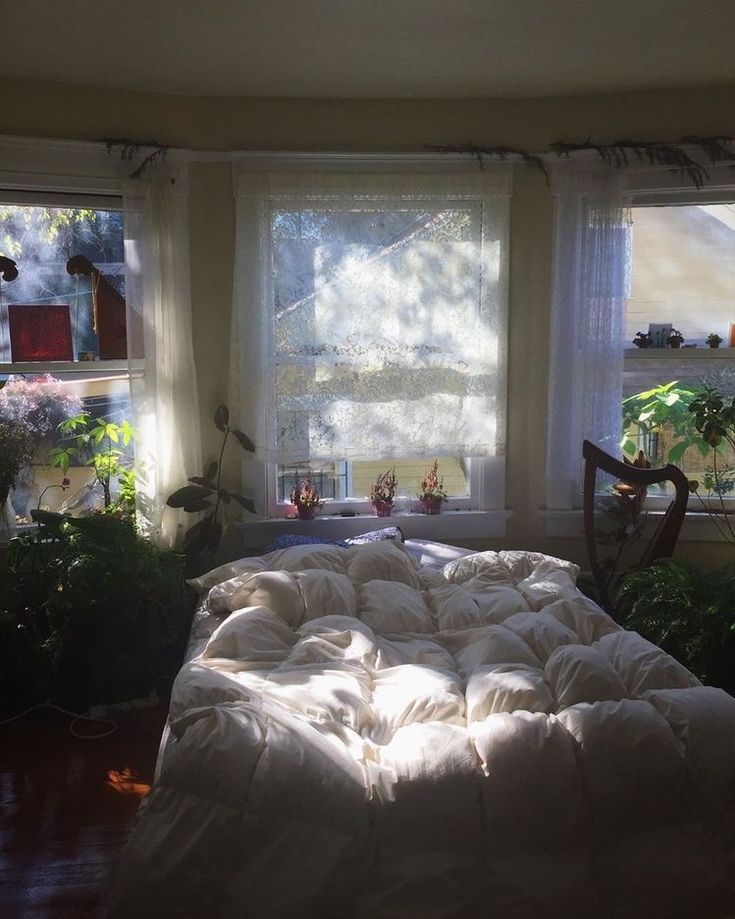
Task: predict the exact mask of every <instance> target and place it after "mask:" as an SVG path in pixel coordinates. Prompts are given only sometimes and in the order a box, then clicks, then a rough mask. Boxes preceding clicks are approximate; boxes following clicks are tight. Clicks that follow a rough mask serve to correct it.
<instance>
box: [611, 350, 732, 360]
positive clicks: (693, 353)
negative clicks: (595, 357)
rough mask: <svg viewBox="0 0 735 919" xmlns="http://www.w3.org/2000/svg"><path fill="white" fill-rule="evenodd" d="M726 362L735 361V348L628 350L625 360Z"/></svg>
mask: <svg viewBox="0 0 735 919" xmlns="http://www.w3.org/2000/svg"><path fill="white" fill-rule="evenodd" d="M631 359H636V360H637V359H640V360H644V361H651V360H664V361H678V360H685V361H687V360H696V359H699V360H702V359H704V360H718V359H719V360H725V361H735V348H703V347H697V348H626V349H625V360H626V361H629V360H631Z"/></svg>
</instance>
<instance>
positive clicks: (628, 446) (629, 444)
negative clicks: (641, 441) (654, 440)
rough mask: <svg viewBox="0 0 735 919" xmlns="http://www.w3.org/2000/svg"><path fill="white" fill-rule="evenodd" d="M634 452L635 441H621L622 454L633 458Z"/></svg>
mask: <svg viewBox="0 0 735 919" xmlns="http://www.w3.org/2000/svg"><path fill="white" fill-rule="evenodd" d="M635 452H636V445H635V441H633V440H624V441H623V453H627V454H628V456H633V455H634V454H635Z"/></svg>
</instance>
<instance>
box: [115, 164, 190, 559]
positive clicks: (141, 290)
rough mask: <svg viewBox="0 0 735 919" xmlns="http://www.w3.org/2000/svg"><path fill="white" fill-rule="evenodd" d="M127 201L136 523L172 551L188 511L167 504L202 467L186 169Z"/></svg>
mask: <svg viewBox="0 0 735 919" xmlns="http://www.w3.org/2000/svg"><path fill="white" fill-rule="evenodd" d="M123 199H124V205H125V283H126V300H127V304H128V328H129V330H130V332H129V347H128V354H129V360H130V371H131V393H132V401H133V412H134V417H135V424H136V427H137V428H138V430H139V435H138V438H137V441H136V460H137V464H138V467H139V470H140V471H139V478H138V504H139V513H138V516H139V519H140V520H141V522H142V523H143V526H144V527H145V528H146V529H147V530H148V532H149V535H151V536H152V537H153V538H154V539H156V541H157V542H159V543H160V544H161V545H165V546H174V545H175V544H176V542H177V537H178V530H179V527H180V524H181V522H182V521H181V515H182V512H181V511H175V510H173V509H171V508H168V507H166V503H165V502H166V498H167V497H168V495H169V494H170V493H171V492H172V491H173V490H174V489H175V488H177V487H178V486H179V485H181V484H183V483H184V481H185V479H186V477H187V476H189V475H196V474H200V473H201V466H202V457H201V442H200V432H199V407H198V406H199V403H198V396H197V382H196V371H195V367H194V354H193V343H192V321H191V299H190V287H189V236H188V211H187V208H188V188H187V175H186V171H185V168H179V169H176V168H169V167H167V166H164V167H158V168H156V169H155V170H153V169H152V170H150V172H149V173H147V174H146V175H145V176H144V177H143V178H141V179H140V180H138V181H131V182H128V183H126V185H125V186H124V189H123Z"/></svg>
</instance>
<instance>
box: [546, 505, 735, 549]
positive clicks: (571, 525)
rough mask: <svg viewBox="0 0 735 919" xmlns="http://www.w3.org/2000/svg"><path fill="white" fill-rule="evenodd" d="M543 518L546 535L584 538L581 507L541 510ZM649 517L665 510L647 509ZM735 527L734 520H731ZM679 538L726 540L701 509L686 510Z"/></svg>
mask: <svg viewBox="0 0 735 919" xmlns="http://www.w3.org/2000/svg"><path fill="white" fill-rule="evenodd" d="M541 513H542V515H543V517H544V520H545V533H546V536H550V537H556V538H561V539H584V519H583V514H582V510H581V509H576V510H568V511H562V510H554V511H546V510H545V511H541ZM646 513H647V514H648V516H649V517H652V518H654V519H660V518H661V517H663V515H664V513H665V511H663V510H653V509H652V510H649V511H647V512H646ZM733 524H734V527H735V520H734V521H733ZM679 539H680V540H683V541H685V542H686V541H690V542H721V543H724V542H726V540H725V538H724V537H723V536H721V535H720V533H719V531H718V530H717V527H716V525H715V524H714V523H713V522H712V520H711V519H710V517H709V515H708V514H705V513H703V512H701V511H687V515H686V517H685V518H684V523H683V524H682V527H681V533H680V534H679Z"/></svg>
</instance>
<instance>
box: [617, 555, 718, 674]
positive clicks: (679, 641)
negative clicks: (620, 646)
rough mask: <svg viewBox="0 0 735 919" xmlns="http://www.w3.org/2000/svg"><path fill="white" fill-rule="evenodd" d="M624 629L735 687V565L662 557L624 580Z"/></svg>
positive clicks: (699, 672) (622, 597) (691, 666)
mask: <svg viewBox="0 0 735 919" xmlns="http://www.w3.org/2000/svg"><path fill="white" fill-rule="evenodd" d="M619 601H620V605H621V607H622V608H627V610H628V613H627V617H626V618H625V623H624V624H625V626H626V628H630V629H634V630H635V631H637V632H639V633H640V634H641V635H643V636H644V638H647V639H648V640H649V641H652V642H654V643H655V644H657V645H659V646H660V647H661V648H663V649H664V651H667V652H668V653H669V654H671V655H672V656H673V657H675V658H676V659H677V660H679V661H681V663H682V664H684V665H685V666H686V667H688V668H689V669H690V670H691V671H692V672H693V673H694V674H696V676H698V677H699V678H700V679H701V680H702V681H703V682H707V683H713V684H714V685H717V686H721V687H722V688H724V689H727V690H728V691H730V692H732V691H733V690H735V566H733V565H728V566H726V567H725V568H722V569H720V570H716V571H709V570H704V569H701V568H698V567H696V566H695V565H692V564H691V563H687V562H679V561H668V560H667V561H665V562H658V563H656V564H654V565H651V566H650V567H649V568H645V569H643V570H641V571H635V572H633V573H631V574H629V575H627V576H626V578H625V579H624V581H623V583H622V586H621V589H620V594H619Z"/></svg>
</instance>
